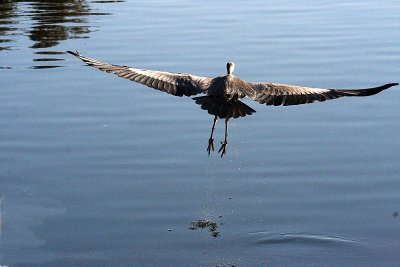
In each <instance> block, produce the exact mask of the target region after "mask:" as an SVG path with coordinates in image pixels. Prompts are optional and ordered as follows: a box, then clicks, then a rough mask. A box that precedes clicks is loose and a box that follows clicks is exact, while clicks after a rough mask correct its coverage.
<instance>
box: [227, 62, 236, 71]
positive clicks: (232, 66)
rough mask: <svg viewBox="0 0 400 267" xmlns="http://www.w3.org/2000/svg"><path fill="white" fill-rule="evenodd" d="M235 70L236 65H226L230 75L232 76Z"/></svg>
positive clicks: (231, 63) (230, 63) (229, 63)
mask: <svg viewBox="0 0 400 267" xmlns="http://www.w3.org/2000/svg"><path fill="white" fill-rule="evenodd" d="M234 69H235V63H233V62H228V63H227V64H226V70H227V71H228V74H232V73H233V70H234Z"/></svg>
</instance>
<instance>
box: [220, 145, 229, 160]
mask: <svg viewBox="0 0 400 267" xmlns="http://www.w3.org/2000/svg"><path fill="white" fill-rule="evenodd" d="M227 145H228V142H226V141H225V142H222V141H221V148H220V149H219V150H218V153H220V152H221V158H222V156H223V155H224V154H225V153H226V146H227Z"/></svg>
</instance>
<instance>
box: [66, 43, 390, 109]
mask: <svg viewBox="0 0 400 267" xmlns="http://www.w3.org/2000/svg"><path fill="white" fill-rule="evenodd" d="M67 52H68V53H70V54H72V55H74V56H76V57H78V58H79V59H81V60H82V61H83V62H85V63H86V64H87V65H89V66H92V67H95V68H97V69H99V70H102V71H105V72H109V73H114V74H116V75H118V76H119V77H121V78H125V79H129V80H131V81H134V82H138V83H141V84H143V85H146V86H148V87H151V88H154V89H157V90H160V91H164V92H166V93H168V94H171V95H175V96H183V95H185V96H193V95H197V94H207V95H208V96H210V97H213V98H222V99H224V100H225V101H228V102H229V101H238V100H239V99H240V98H244V97H249V98H251V99H253V100H255V101H257V102H259V103H261V104H266V105H274V106H280V105H283V106H288V105H299V104H306V103H313V102H315V101H320V102H322V101H325V100H330V99H335V98H339V97H343V96H369V95H374V94H377V93H379V92H381V91H383V90H385V89H388V88H390V87H392V86H395V85H398V83H388V84H385V85H382V86H378V87H373V88H365V89H355V90H347V89H322V88H311V87H302V86H294V85H286V84H278V83H258V82H247V81H243V80H241V79H239V78H238V77H235V76H234V75H233V74H232V72H233V70H234V66H235V65H234V64H233V63H231V62H229V63H228V64H227V73H228V74H227V75H225V76H219V77H216V78H207V77H201V76H196V75H192V74H186V73H173V72H164V71H153V70H143V69H136V68H130V67H128V66H119V65H114V64H108V63H104V62H101V61H98V60H95V59H91V58H88V57H85V56H82V55H80V54H79V53H77V52H71V51H67ZM197 99H199V98H197ZM202 102H204V101H202ZM215 103H218V101H216V102H215ZM250 109H251V108H250ZM251 111H252V112H254V110H252V109H251ZM244 115H246V114H244Z"/></svg>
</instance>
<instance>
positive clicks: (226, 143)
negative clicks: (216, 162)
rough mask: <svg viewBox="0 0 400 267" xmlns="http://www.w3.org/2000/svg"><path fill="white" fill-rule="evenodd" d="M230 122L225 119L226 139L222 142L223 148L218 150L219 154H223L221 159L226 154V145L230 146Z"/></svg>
mask: <svg viewBox="0 0 400 267" xmlns="http://www.w3.org/2000/svg"><path fill="white" fill-rule="evenodd" d="M228 122H229V118H226V119H225V139H224V141H223V142H222V141H221V148H220V149H219V150H218V153H219V152H221V158H222V156H223V155H224V154H225V153H226V145H228V141H227V139H228Z"/></svg>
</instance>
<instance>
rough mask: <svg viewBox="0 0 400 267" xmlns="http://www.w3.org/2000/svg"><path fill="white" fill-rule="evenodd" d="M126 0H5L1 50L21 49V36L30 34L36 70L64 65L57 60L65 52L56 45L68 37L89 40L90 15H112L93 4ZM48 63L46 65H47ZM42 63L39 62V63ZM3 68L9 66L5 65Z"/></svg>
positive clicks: (0, 28) (0, 17)
mask: <svg viewBox="0 0 400 267" xmlns="http://www.w3.org/2000/svg"><path fill="white" fill-rule="evenodd" d="M113 2H124V1H95V2H88V1H84V0H80V1H78V0H66V1H50V0H47V1H2V3H1V5H0V52H1V51H8V50H18V49H20V47H21V46H22V44H19V43H18V41H19V39H20V37H21V36H22V37H28V38H29V39H30V40H31V41H32V42H33V44H32V45H30V46H29V48H32V49H35V50H39V51H37V52H34V55H35V56H38V58H35V59H33V62H35V64H36V65H34V66H31V68H33V69H42V68H55V67H62V65H61V64H59V63H56V62H60V61H63V60H64V58H61V57H59V55H60V54H64V52H61V51H58V50H57V49H56V48H55V47H56V46H58V45H59V44H60V43H61V42H63V41H66V40H68V39H86V38H89V34H90V33H91V32H92V31H95V30H96V29H95V27H94V26H92V22H91V21H90V20H89V18H90V17H91V16H103V15H111V13H104V12H97V11H96V10H95V8H93V7H92V6H91V5H92V4H93V3H113ZM44 62H46V63H47V64H44ZM37 64H39V65H37ZM1 68H10V67H4V66H2V67H1Z"/></svg>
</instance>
